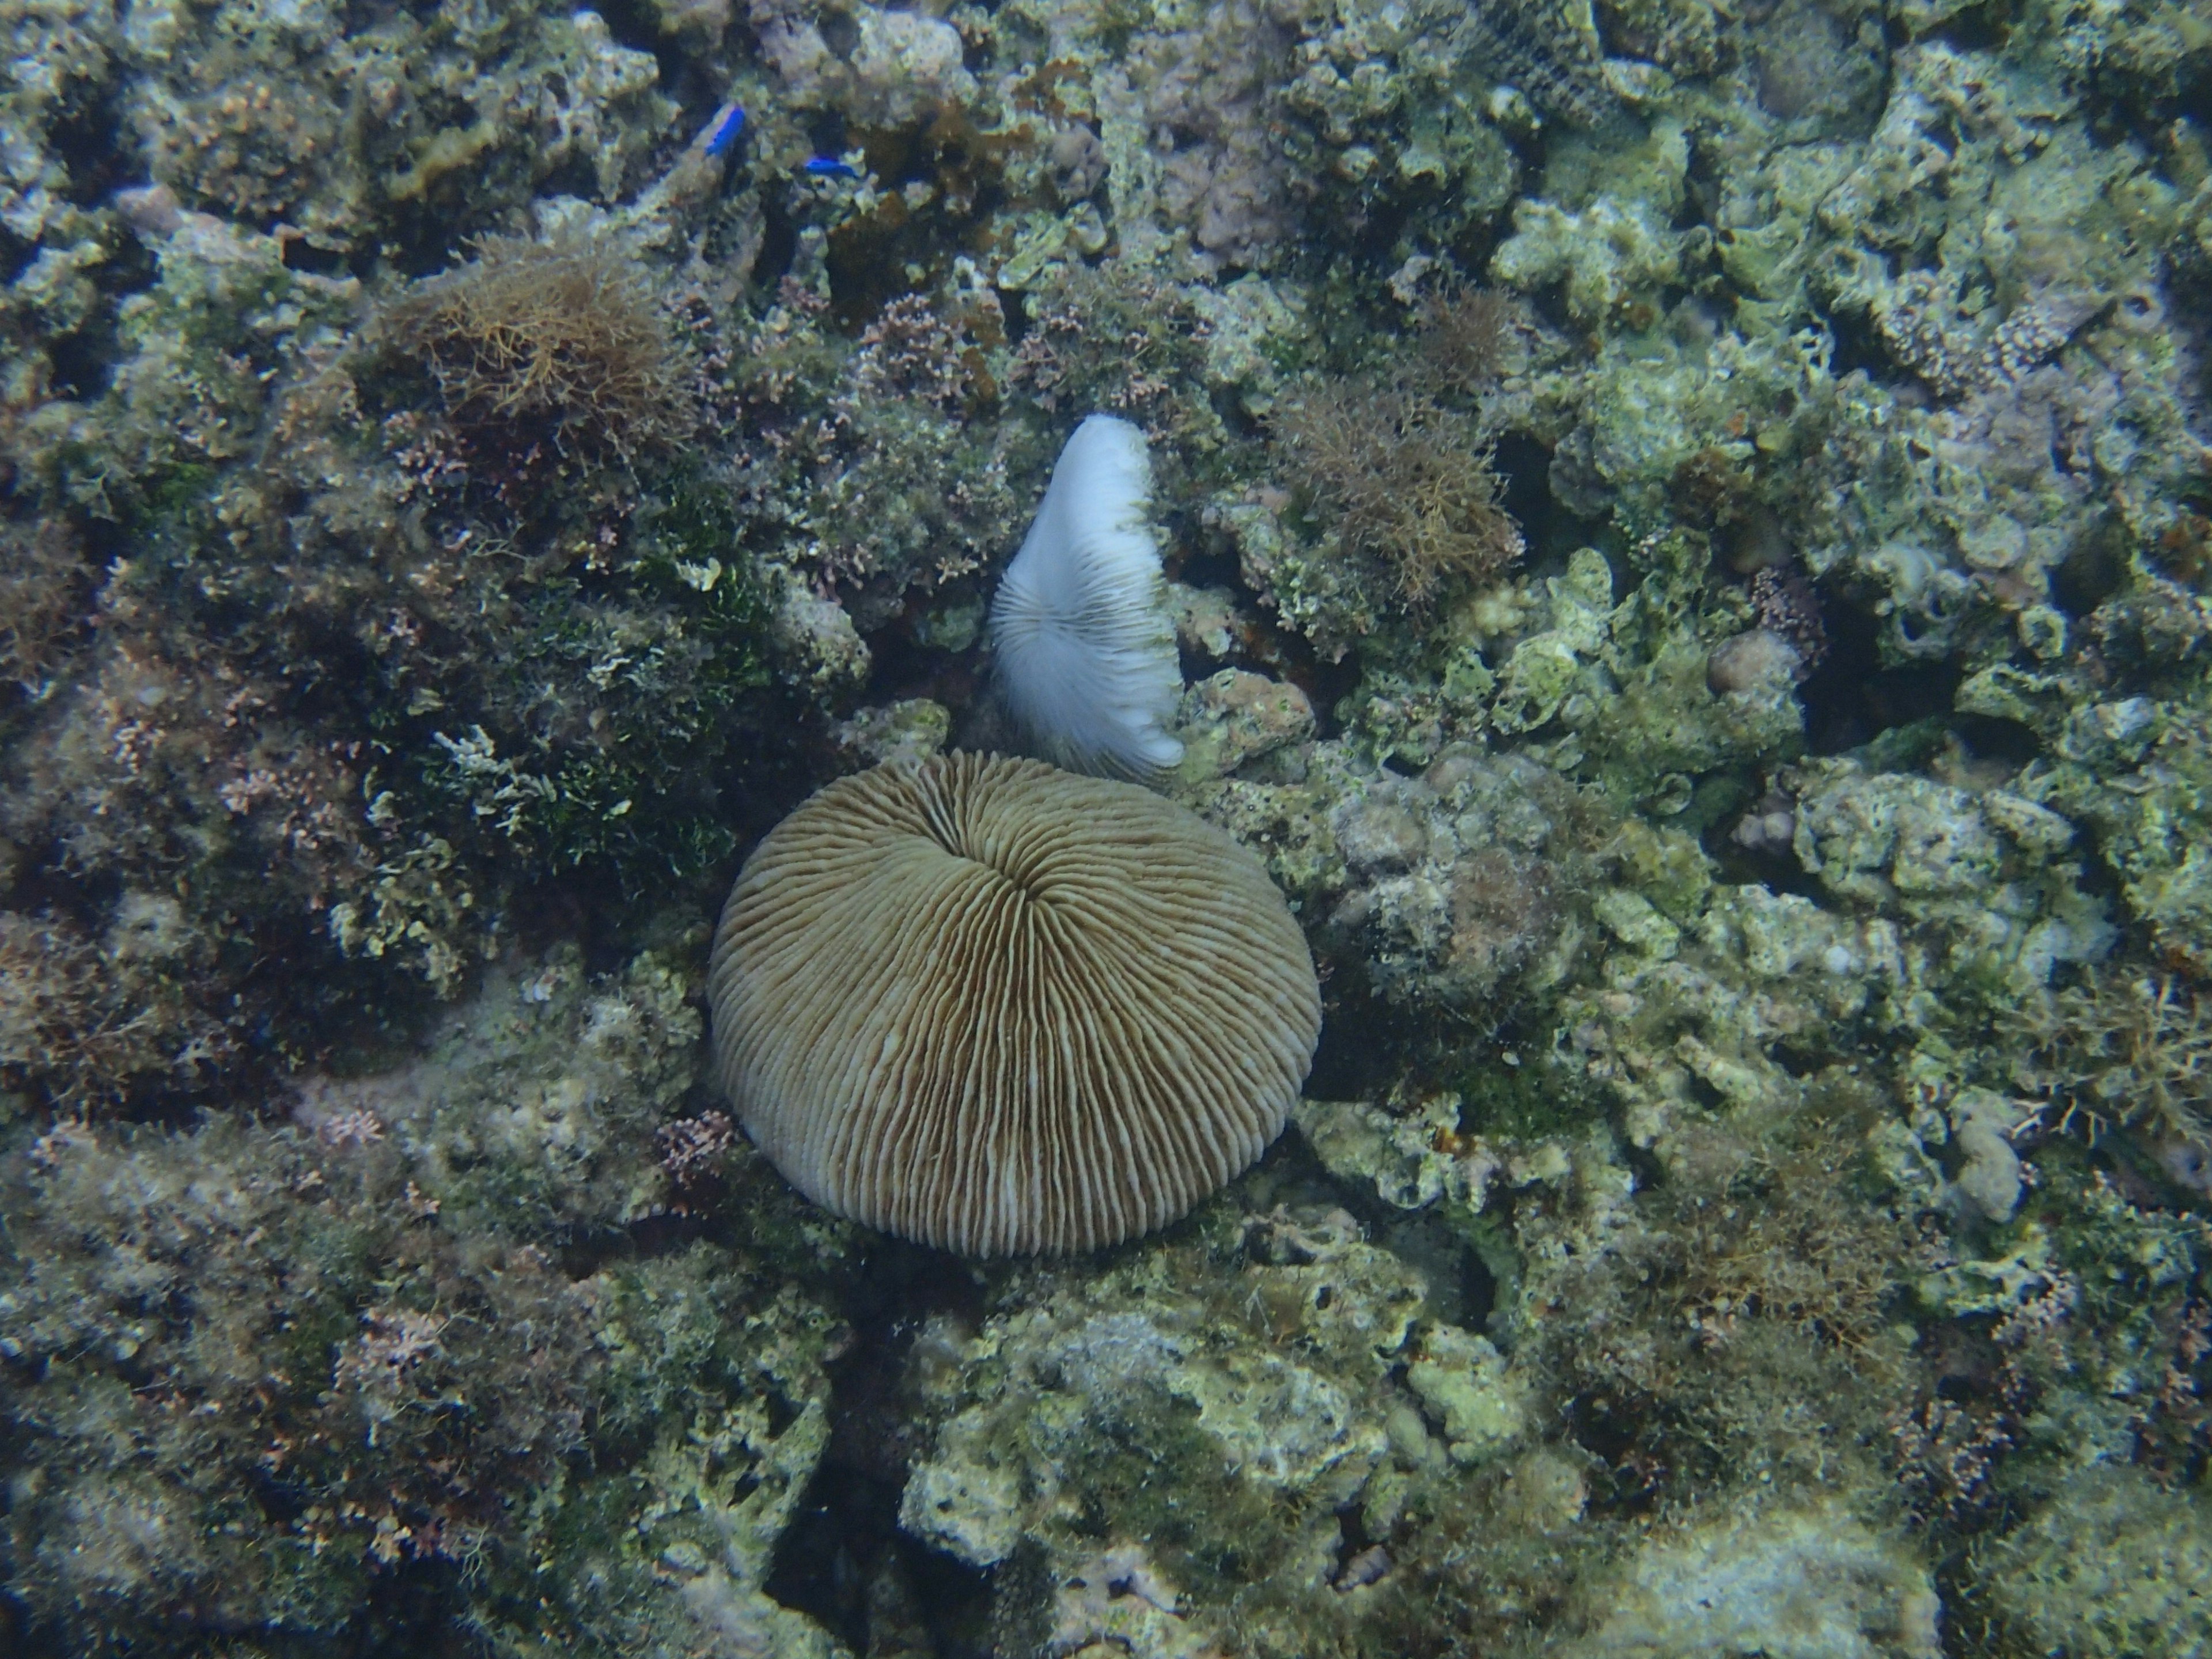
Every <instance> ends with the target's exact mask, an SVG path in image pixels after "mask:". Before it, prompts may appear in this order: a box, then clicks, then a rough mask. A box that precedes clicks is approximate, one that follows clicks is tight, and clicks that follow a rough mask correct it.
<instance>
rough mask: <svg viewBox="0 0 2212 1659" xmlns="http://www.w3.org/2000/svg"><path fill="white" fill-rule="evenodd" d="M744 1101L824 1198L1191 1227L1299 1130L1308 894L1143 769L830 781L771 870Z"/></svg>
mask: <svg viewBox="0 0 2212 1659" xmlns="http://www.w3.org/2000/svg"><path fill="white" fill-rule="evenodd" d="M708 994H709V996H710V999H711V1000H712V1002H713V1005H714V1049H715V1056H716V1061H717V1065H718V1066H719V1069H720V1077H721V1083H722V1086H723V1088H724V1089H725V1090H726V1091H727V1092H728V1094H729V1097H730V1099H731V1101H732V1103H734V1104H735V1106H736V1108H737V1110H738V1116H739V1118H740V1119H741V1120H742V1121H743V1122H744V1126H745V1130H746V1133H749V1134H750V1135H751V1137H752V1138H753V1139H754V1141H755V1142H756V1143H757V1144H758V1146H760V1148H761V1150H762V1151H763V1152H765V1153H767V1155H768V1157H769V1160H770V1161H771V1162H772V1163H774V1164H775V1166H776V1168H777V1169H778V1170H781V1171H782V1172H783V1174H784V1176H786V1177H787V1179H789V1180H790V1181H791V1182H792V1183H793V1185H795V1186H796V1187H798V1188H799V1189H800V1190H801V1191H802V1192H804V1193H805V1194H807V1195H808V1196H809V1197H810V1198H812V1199H814V1200H816V1201H817V1202H818V1203H820V1204H822V1205H823V1206H827V1207H828V1208H829V1209H831V1210H834V1211H836V1212H838V1213H839V1214H841V1215H846V1216H850V1217H852V1218H854V1219H855V1220H858V1221H862V1222H866V1223H867V1224H868V1225H871V1226H876V1227H881V1228H884V1230H886V1231H890V1232H894V1233H899V1234H902V1235H903V1236H904V1237H908V1238H915V1239H921V1240H922V1241H924V1242H926V1243H931V1244H937V1245H942V1246H944V1247H945V1248H947V1249H955V1250H959V1251H963V1252H965V1253H967V1254H969V1255H1000V1254H1008V1253H1017V1252H1027V1251H1063V1250H1084V1249H1094V1248H1097V1247H1098V1246H1100V1245H1104V1244H1111V1243H1115V1242H1116V1241H1117V1240H1120V1239H1124V1238H1128V1237H1133V1236H1134V1235H1136V1234H1138V1233H1141V1232H1146V1231H1150V1230H1151V1229H1152V1228H1154V1227H1158V1226H1162V1225H1165V1224H1166V1223H1168V1222H1170V1221H1172V1220H1174V1219H1175V1218H1176V1217H1178V1216H1180V1215H1182V1214H1183V1213H1184V1212H1186V1211H1188V1209H1189V1208H1190V1206H1192V1205H1194V1204H1195V1203H1196V1202H1197V1201H1198V1200H1200V1199H1201V1198H1203V1197H1204V1196H1205V1195H1206V1194H1208V1193H1210V1192H1212V1191H1213V1190H1214V1189H1215V1188H1218V1187H1219V1186H1220V1185H1221V1184H1222V1183H1223V1182H1226V1181H1228V1180H1229V1179H1230V1178H1231V1176H1235V1175H1236V1174H1237V1172H1238V1171H1239V1170H1243V1169H1244V1168H1245V1167H1246V1166H1247V1165H1249V1164H1250V1163H1251V1162H1252V1161H1253V1160H1254V1159H1255V1158H1257V1157H1259V1155H1260V1154H1261V1152H1262V1151H1263V1150H1265V1148H1266V1147H1267V1144H1268V1142H1270V1141H1271V1140H1273V1139H1274V1138H1275V1136H1276V1135H1277V1134H1278V1133H1279V1132H1280V1131H1281V1129H1282V1127H1283V1123H1284V1121H1285V1118H1287V1117H1288V1115H1289V1114H1290V1109H1291V1103H1293V1102H1294V1101H1295V1100H1296V1099H1297V1093H1298V1088H1299V1085H1301V1084H1302V1083H1304V1080H1305V1074H1306V1070H1307V1067H1308V1066H1310V1064H1311V1063H1312V1060H1313V1051H1314V1043H1315V1042H1316V1039H1317V1038H1318V1037H1319V1036H1320V1032H1321V994H1320V989H1319V987H1318V986H1317V985H1316V981H1315V978H1314V969H1313V960H1312V958H1311V957H1310V956H1309V955H1308V953H1307V951H1306V944H1305V939H1304V935H1303V934H1301V933H1299V931H1298V927H1297V923H1296V922H1295V921H1292V920H1291V914H1290V910H1289V908H1288V907H1287V906H1286V905H1285V903H1284V902H1283V898H1282V896H1281V894H1279V892H1277V891H1276V890H1275V888H1274V885H1273V883H1271V882H1270V881H1269V880H1268V879H1267V872H1266V871H1265V870H1263V869H1262V868H1261V866H1260V863H1259V860H1256V859H1255V858H1254V857H1253V856H1252V855H1251V854H1249V853H1248V852H1246V851H1245V850H1244V849H1243V848H1242V847H1240V846H1238V845H1237V843H1236V842H1234V841H1232V840H1231V838H1230V837H1229V836H1227V835H1225V834H1224V833H1223V832H1222V831H1221V830H1219V829H1215V828H1214V827H1213V826H1212V825H1211V824H1209V823H1206V822H1205V821H1204V820H1203V819H1201V818H1200V817H1196V816H1195V815H1194V814H1192V813H1190V812H1188V811H1184V810H1183V809H1182V807H1180V806H1177V805H1174V804H1173V803H1171V802H1170V801H1166V800H1163V799H1160V798H1159V797H1158V796H1157V795H1154V794H1152V793H1150V792H1148V791H1146V790H1145V789H1141V788H1139V787H1136V786H1135V785H1133V784H1125V783H1114V782H1109V781H1104V780H1102V779H1097V778H1085V777H1078V776H1075V775H1073V774H1071V773H1066V772H1061V771H1058V770H1056V769H1054V768H1052V767H1049V766H1046V765H1044V764H1042V763H1039V762H1036V761H1027V760H1008V759H1004V758H1001V757H983V756H978V755H964V754H958V755H951V756H945V757H938V758H934V759H931V760H927V761H920V762H902V763H895V764H892V765H888V766H881V767H878V768H877V769H875V770H873V771H872V772H865V773H862V774H860V775H859V776H857V777H850V778H844V779H842V780H840V781H837V782H836V783H833V784H831V785H830V786H829V787H828V788H826V789H823V791H821V792H820V793H818V794H817V795H815V796H814V797H813V798H812V799H810V800H808V801H807V802H806V804H805V805H803V806H801V807H800V808H799V810H798V811H796V812H793V814H792V815H791V816H790V817H787V818H786V819H785V820H784V821H783V822H782V823H780V824H778V825H777V826H776V827H775V829H774V830H772V831H771V832H770V833H769V836H768V837H767V839H765V840H764V841H763V842H761V844H760V846H759V847H758V848H757V849H755V851H754V853H753V855H752V857H751V858H750V859H749V860H747V861H746V864H745V868H744V873H743V874H742V875H741V876H739V877H738V883H737V885H736V887H735V888H734V889H732V891H731V894H730V899H729V902H728V904H727V905H726V906H725V907H724V908H723V911H722V921H721V927H720V930H719V931H718V932H717V933H716V935H715V939H714V970H713V975H712V977H711V979H710V980H709V981H708Z"/></svg>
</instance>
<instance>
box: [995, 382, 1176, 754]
mask: <svg viewBox="0 0 2212 1659" xmlns="http://www.w3.org/2000/svg"><path fill="white" fill-rule="evenodd" d="M1151 494H1152V464H1151V462H1150V461H1149V460H1148V459H1146V454H1145V437H1144V434H1142V433H1141V432H1139V431H1138V430H1137V428H1135V427H1133V426H1132V425H1130V424H1129V422H1127V421H1122V420H1116V419H1115V417H1114V416H1110V415H1093V416H1090V417H1089V418H1088V419H1087V420H1085V422H1083V423H1082V424H1081V425H1080V426H1079V427H1077V428H1075V434H1074V435H1073V437H1071V438H1069V439H1068V441H1067V447H1066V448H1064V449H1063V450H1061V451H1060V461H1059V464H1058V465H1055V466H1054V468H1053V470H1052V483H1050V484H1049V485H1048V486H1047V488H1046V489H1045V492H1044V500H1043V501H1042V503H1040V504H1039V506H1038V507H1037V515H1036V522H1035V523H1034V524H1032V525H1031V526H1030V533H1029V536H1028V538H1026V539H1025V540H1024V542H1023V543H1022V548H1021V551H1020V552H1018V553H1017V554H1016V555H1015V556H1014V561H1013V562H1012V564H1010V565H1008V566H1007V567H1006V575H1005V577H1004V578H1003V579H1001V580H1000V583H999V594H998V598H997V599H995V600H994V601H993V603H992V605H991V647H992V650H993V653H994V657H995V659H996V672H997V676H998V684H999V690H1000V696H1003V697H1004V698H1005V699H1006V705H1007V707H1008V708H1009V709H1010V710H1011V711H1012V714H1013V716H1014V718H1015V719H1016V720H1018V721H1019V722H1020V723H1021V724H1022V726H1024V728H1025V729H1026V731H1027V732H1028V733H1029V736H1030V738H1031V740H1032V741H1034V742H1035V743H1036V745H1037V746H1038V748H1039V749H1041V750H1042V751H1043V752H1044V753H1045V754H1047V755H1048V756H1049V757H1051V758H1052V759H1053V760H1054V761H1056V762H1058V763H1060V765H1062V766H1065V767H1067V768H1069V769H1073V770H1075V771H1079V772H1093V773H1099V774H1104V775H1121V776H1127V777H1140V778H1141V777H1146V776H1149V775H1152V774H1153V773H1156V772H1159V771H1163V770H1164V769H1167V768H1168V767H1170V766H1173V765H1174V764H1175V763H1176V762H1177V761H1179V760H1181V759H1182V744H1180V743H1178V742H1176V740H1175V738H1171V737H1170V736H1169V735H1168V733H1167V732H1166V730H1165V726H1166V724H1167V722H1168V720H1170V718H1171V717H1172V716H1173V714H1174V713H1175V707H1176V700H1177V698H1179V697H1180V696H1182V670H1181V668H1180V666H1179V665H1178V663H1177V661H1176V641H1175V628H1174V625H1173V624H1172V623H1170V621H1169V619H1168V614H1167V585H1166V583H1165V581H1164V580H1163V579H1162V577H1161V574H1160V554H1159V548H1158V544H1156V543H1155V542H1154V540H1153V538H1152V527H1151V526H1150V525H1148V524H1147V523H1146V519H1145V508H1146V503H1147V502H1148V501H1149V499H1150V497H1151Z"/></svg>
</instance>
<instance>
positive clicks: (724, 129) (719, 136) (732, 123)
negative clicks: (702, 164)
mask: <svg viewBox="0 0 2212 1659" xmlns="http://www.w3.org/2000/svg"><path fill="white" fill-rule="evenodd" d="M744 131H745V112H744V111H743V110H742V109H739V108H738V106H736V105H735V104H725V105H723V106H722V107H721V110H720V112H719V113H718V114H716V116H715V117H714V122H713V124H712V125H709V126H708V129H707V137H706V143H705V144H704V146H703V148H704V149H705V150H706V152H707V154H708V155H728V154H729V153H730V151H731V150H732V149H734V148H736V145H737V142H738V139H739V138H740V137H743V136H744Z"/></svg>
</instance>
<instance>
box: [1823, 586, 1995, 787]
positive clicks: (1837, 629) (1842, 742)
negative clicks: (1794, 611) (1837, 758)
mask: <svg viewBox="0 0 2212 1659" xmlns="http://www.w3.org/2000/svg"><path fill="white" fill-rule="evenodd" d="M1822 597H1823V599H1826V600H1827V601H1828V602H1827V603H1826V605H1824V607H1823V609H1822V611H1821V617H1820V620H1821V622H1822V623H1823V624H1824V625H1825V626H1826V629H1827V633H1828V655H1827V659H1826V660H1825V661H1824V662H1822V663H1821V665H1820V667H1819V668H1818V669H1816V670H1815V671H1814V672H1813V673H1812V674H1811V675H1810V676H1809V677H1808V678H1807V679H1806V681H1805V683H1804V684H1803V685H1802V686H1800V687H1799V688H1798V691H1797V695H1798V697H1799V699H1800V700H1801V701H1802V702H1803V703H1804V705H1805V747H1806V748H1807V749H1808V750H1810V751H1811V752H1812V753H1814V754H1815V755H1840V754H1842V753H1844V751H1845V750H1851V749H1856V748H1857V747H1858V746H1859V745H1860V744H1863V743H1868V742H1870V741H1872V740H1873V739H1874V738H1877V737H1880V736H1881V734H1882V733H1883V732H1887V731H1890V730H1891V729H1893V728H1894V727H1896V726H1909V725H1911V723H1912V722H1913V721H1914V720H1925V719H1927V718H1929V716H1931V715H1936V716H1944V715H1948V714H1950V713H1951V700H1952V696H1953V694H1954V692H1956V691H1957V690H1958V689H1959V665H1958V664H1957V663H1956V662H1954V661H1951V660H1949V659H1946V660H1944V661H1942V662H1916V663H1905V664H1903V665H1899V666H1897V667H1893V668H1885V667H1883V666H1882V665H1881V653H1880V652H1879V650H1878V648H1877V641H1878V640H1879V639H1880V631H1881V618H1880V617H1876V616H1875V615H1874V614H1873V612H1871V611H1864V610H1861V609H1860V608H1859V607H1857V606H1856V605H1845V604H1839V603H1837V602H1835V600H1834V599H1832V596H1830V595H1827V594H1825V593H1824V594H1823V596H1822Z"/></svg>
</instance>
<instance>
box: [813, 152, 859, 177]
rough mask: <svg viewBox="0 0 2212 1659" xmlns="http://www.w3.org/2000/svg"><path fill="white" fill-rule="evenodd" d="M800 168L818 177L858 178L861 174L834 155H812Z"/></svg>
mask: <svg viewBox="0 0 2212 1659" xmlns="http://www.w3.org/2000/svg"><path fill="white" fill-rule="evenodd" d="M799 170H800V171H801V172H803V173H812V174H813V175H814V176H815V177H816V178H817V179H857V178H859V177H860V174H859V173H855V172H854V170H853V169H852V168H851V167H848V165H847V164H846V163H844V162H843V161H839V160H838V159H837V158H836V156H834V155H814V156H810V157H808V158H807V161H806V162H805V166H804V167H801V168H800V169H799Z"/></svg>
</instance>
